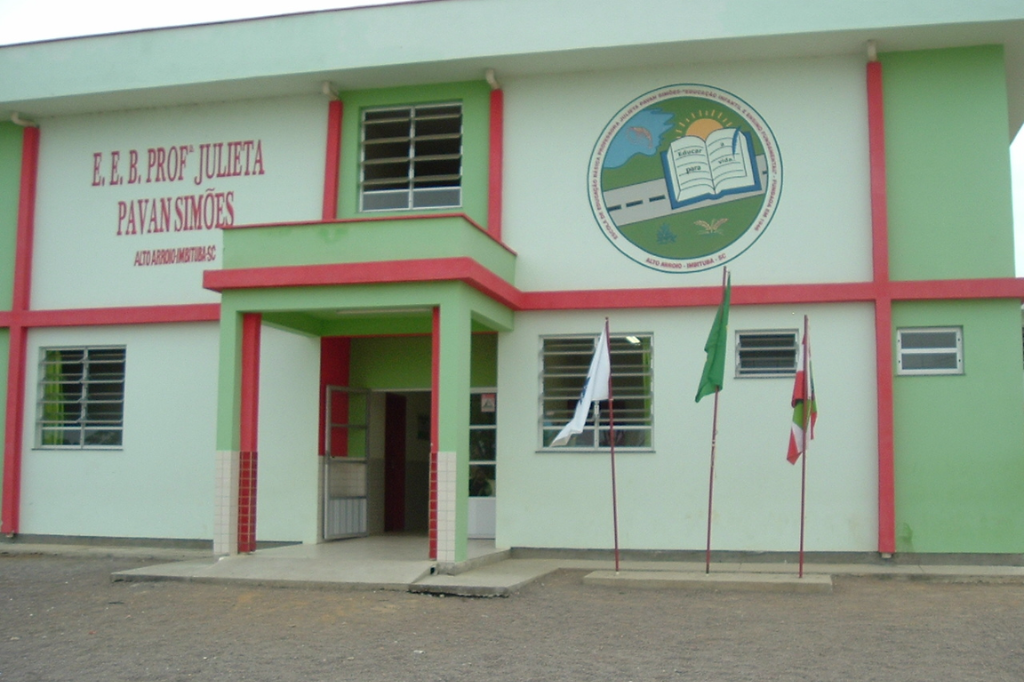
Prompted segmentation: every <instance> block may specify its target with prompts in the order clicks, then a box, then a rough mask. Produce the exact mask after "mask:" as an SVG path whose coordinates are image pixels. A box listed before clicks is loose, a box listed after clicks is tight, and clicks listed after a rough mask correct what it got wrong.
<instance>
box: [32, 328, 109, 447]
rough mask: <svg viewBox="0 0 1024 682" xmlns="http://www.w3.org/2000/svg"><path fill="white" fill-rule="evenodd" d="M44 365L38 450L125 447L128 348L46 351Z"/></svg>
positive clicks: (37, 425) (37, 435)
mask: <svg viewBox="0 0 1024 682" xmlns="http://www.w3.org/2000/svg"><path fill="white" fill-rule="evenodd" d="M39 364H40V367H39V411H38V421H37V423H36V427H37V428H36V440H37V444H38V446H39V447H41V448H49V447H58V448H79V449H85V448H103V447H120V446H121V442H122V435H123V431H124V378H125V373H124V368H125V349H124V347H117V348H110V347H106V348H90V347H85V348H44V349H43V350H42V358H41V360H40V363H39Z"/></svg>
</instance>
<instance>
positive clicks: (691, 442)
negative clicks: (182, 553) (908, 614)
mask: <svg viewBox="0 0 1024 682" xmlns="http://www.w3.org/2000/svg"><path fill="white" fill-rule="evenodd" d="M804 313H807V314H809V316H810V320H811V338H812V340H813V349H814V377H815V385H816V389H817V395H818V397H819V401H818V403H819V410H820V418H819V421H818V430H817V438H816V439H815V440H814V441H812V443H811V445H810V453H811V454H810V459H809V460H808V461H809V465H808V492H807V528H806V530H807V535H806V548H807V550H808V551H826V550H828V551H870V550H873V549H875V547H876V534H877V455H876V452H877V431H876V427H875V416H876V395H875V380H874V379H875V377H874V365H875V363H874V335H873V332H872V329H873V327H872V320H873V317H872V310H871V307H870V306H868V305H860V304H857V305H847V306H826V305H820V306H805V307H801V308H796V307H784V306H769V307H759V308H755V307H734V308H733V309H732V316H731V319H730V325H729V328H730V342H729V353H730V355H729V360H728V361H727V363H728V364H727V366H726V367H727V370H726V385H725V387H724V389H723V392H722V393H721V397H720V412H719V437H718V452H717V458H716V484H715V502H714V528H713V531H712V532H713V547H714V548H717V549H722V550H726V549H728V550H750V551H760V550H781V551H789V550H796V549H797V548H798V542H799V512H800V507H799V503H800V468H799V467H798V466H792V465H790V464H789V463H788V462H786V449H787V445H788V442H789V432H790V424H791V421H792V408H791V407H790V398H791V395H792V390H793V379H792V378H778V379H736V378H734V376H733V363H734V357H735V356H734V352H735V349H734V334H735V331H737V330H764V329H797V328H799V327H800V326H801V324H802V315H803V314H804ZM604 315H605V313H604V312H602V311H594V312H580V313H564V312H557V313H517V316H516V329H515V331H513V332H509V333H503V334H501V336H500V337H499V344H498V349H499V350H498V380H499V384H500V386H501V396H500V398H501V399H500V400H499V403H498V424H499V426H498V470H499V472H500V478H501V480H500V488H501V495H500V496H499V498H498V518H497V543H498V545H499V546H503V547H509V546H512V547H575V548H606V547H611V546H612V511H611V484H610V466H609V457H608V455H607V454H606V453H601V454H598V453H582V454H569V453H565V454H563V453H557V452H538V444H539V436H538V428H539V426H538V423H539V417H538V415H539V409H540V408H539V402H538V395H539V394H540V391H541V386H540V348H541V340H540V338H541V336H542V335H558V334H578V333H593V334H595V335H596V334H597V333H598V331H599V330H600V328H601V326H602V324H603V321H604ZM608 316H609V317H610V323H611V329H612V333H613V334H624V333H632V332H635V333H652V334H653V366H654V448H653V451H652V452H642V453H627V452H622V451H620V452H619V453H617V457H616V460H617V478H618V508H619V524H620V526H619V532H620V535H619V537H620V543H621V546H622V547H623V548H630V549H701V548H703V547H704V545H705V533H706V524H707V503H708V500H707V494H708V467H709V456H710V439H711V420H712V412H713V398H711V397H707V398H705V399H704V400H702V401H701V402H700V403H696V404H695V403H694V400H693V398H694V395H695V394H696V392H697V385H698V383H699V380H700V375H701V369H702V367H703V364H704V358H705V354H704V352H703V348H704V342H705V341H706V339H707V334H708V331H709V330H710V328H711V323H712V318H713V316H714V311H713V310H712V309H694V310H651V311H642V310H638V311H611V312H610V313H608Z"/></svg>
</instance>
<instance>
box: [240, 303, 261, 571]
mask: <svg viewBox="0 0 1024 682" xmlns="http://www.w3.org/2000/svg"><path fill="white" fill-rule="evenodd" d="M261 324H262V316H261V315H260V314H259V313H244V314H243V315H242V357H241V365H242V376H241V381H240V384H241V386H240V389H241V396H240V398H241V400H240V401H239V413H240V414H239V420H238V421H239V439H238V443H239V450H240V451H241V452H240V453H239V464H238V551H239V552H240V553H245V552H253V551H255V550H256V478H257V474H256V471H257V469H256V465H257V460H258V455H257V450H258V445H259V443H258V435H259V423H260V417H259V411H260V325H261Z"/></svg>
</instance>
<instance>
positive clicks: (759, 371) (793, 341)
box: [735, 329, 800, 379]
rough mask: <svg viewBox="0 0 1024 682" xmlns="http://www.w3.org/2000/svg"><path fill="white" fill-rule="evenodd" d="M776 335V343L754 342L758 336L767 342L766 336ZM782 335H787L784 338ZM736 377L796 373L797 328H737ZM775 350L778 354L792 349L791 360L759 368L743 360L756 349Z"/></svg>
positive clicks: (762, 377) (751, 377) (769, 376)
mask: <svg viewBox="0 0 1024 682" xmlns="http://www.w3.org/2000/svg"><path fill="white" fill-rule="evenodd" d="M770 336H776V337H778V341H779V342H778V343H777V344H773V345H765V343H760V344H756V345H755V344H754V343H752V342H754V341H755V340H757V339H758V337H761V340H763V342H767V338H766V337H770ZM783 337H788V338H787V339H784V338H783ZM735 347H736V378H737V379H765V378H767V379H770V378H774V377H791V376H793V375H794V374H796V366H797V359H798V354H799V353H800V332H799V330H797V329H757V330H738V331H737V332H736V343H735ZM766 350H768V351H775V352H776V353H777V354H778V355H779V356H781V354H782V353H783V352H785V353H786V354H788V353H789V351H790V350H792V353H793V357H792V360H791V361H790V362H789V363H788V364H785V365H784V366H783V363H781V362H779V363H776V364H775V365H774V366H770V367H766V368H760V367H754V366H752V365H751V363H749V362H745V360H749V359H751V357H750V356H751V355H752V354H755V353H756V352H757V351H766Z"/></svg>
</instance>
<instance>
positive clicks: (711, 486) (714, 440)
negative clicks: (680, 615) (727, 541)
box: [704, 268, 729, 575]
mask: <svg viewBox="0 0 1024 682" xmlns="http://www.w3.org/2000/svg"><path fill="white" fill-rule="evenodd" d="M728 272H729V271H728V268H722V292H723V293H722V301H723V302H724V301H725V293H724V292H725V283H726V278H727V277H728ZM720 390H721V387H716V388H715V411H714V416H712V418H711V472H710V474H709V475H708V541H707V548H706V550H705V552H704V573H705V575H706V574H709V573H711V501H712V499H713V498H714V494H715V449H716V447H717V445H718V392H719V391H720Z"/></svg>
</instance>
